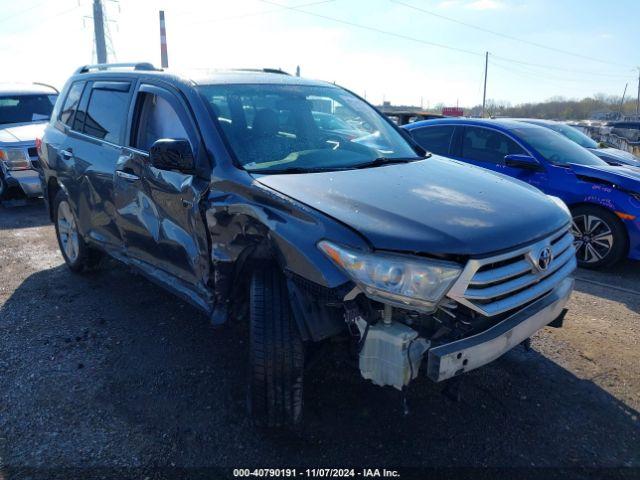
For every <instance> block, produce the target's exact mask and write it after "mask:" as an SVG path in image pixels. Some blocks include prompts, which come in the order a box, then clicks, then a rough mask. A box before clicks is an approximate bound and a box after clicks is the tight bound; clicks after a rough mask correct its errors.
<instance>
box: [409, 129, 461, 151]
mask: <svg viewBox="0 0 640 480" xmlns="http://www.w3.org/2000/svg"><path fill="white" fill-rule="evenodd" d="M455 129H456V127H455V126H453V125H442V126H438V127H436V126H434V127H424V128H414V129H413V130H411V135H412V136H413V138H415V140H416V142H418V145H420V146H421V147H422V148H424V149H425V150H426V151H428V152H432V153H435V154H437V155H448V154H449V147H450V145H451V138H452V137H453V132H454V131H455Z"/></svg>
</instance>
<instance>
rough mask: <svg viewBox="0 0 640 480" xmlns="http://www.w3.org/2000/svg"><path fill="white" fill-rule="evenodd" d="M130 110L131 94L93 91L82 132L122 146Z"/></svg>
mask: <svg viewBox="0 0 640 480" xmlns="http://www.w3.org/2000/svg"><path fill="white" fill-rule="evenodd" d="M128 109H129V92H122V91H116V90H102V89H96V88H94V89H93V90H92V91H91V98H89V105H88V107H87V113H86V115H85V119H84V127H83V129H82V131H83V132H84V133H86V134H87V135H90V136H92V137H95V138H99V139H102V140H106V141H108V142H111V143H115V144H118V145H121V144H122V140H123V138H122V137H123V133H124V127H125V124H126V120H127V111H128Z"/></svg>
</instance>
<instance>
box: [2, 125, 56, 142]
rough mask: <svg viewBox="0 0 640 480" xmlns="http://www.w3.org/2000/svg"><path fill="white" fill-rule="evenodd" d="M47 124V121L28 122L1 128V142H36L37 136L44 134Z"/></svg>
mask: <svg viewBox="0 0 640 480" xmlns="http://www.w3.org/2000/svg"><path fill="white" fill-rule="evenodd" d="M46 126H47V124H46V123H27V124H25V125H19V126H14V127H5V128H0V142H3V143H14V142H35V141H36V137H40V136H42V133H43V132H44V129H45V127H46ZM0 127H1V126H0Z"/></svg>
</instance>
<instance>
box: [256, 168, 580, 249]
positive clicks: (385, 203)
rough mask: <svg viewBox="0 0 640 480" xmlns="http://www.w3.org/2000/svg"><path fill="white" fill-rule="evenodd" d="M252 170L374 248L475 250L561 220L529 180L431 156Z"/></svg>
mask: <svg viewBox="0 0 640 480" xmlns="http://www.w3.org/2000/svg"><path fill="white" fill-rule="evenodd" d="M255 178H256V180H257V181H258V182H260V183H261V184H263V185H265V186H267V187H270V188H272V189H274V190H277V191H278V192H280V193H283V194H285V195H287V196H289V197H292V198H294V199H296V200H298V201H300V202H302V203H304V204H306V205H308V206H311V207H313V208H315V209H317V210H319V211H321V212H324V213H325V214H327V215H329V216H331V217H333V218H335V219H337V220H339V221H341V222H342V223H344V224H346V225H349V226H350V227H352V228H353V229H355V230H356V231H358V232H359V233H361V234H362V235H363V236H364V237H366V238H367V239H368V240H369V242H370V243H371V244H372V245H373V247H374V248H376V249H382V250H395V251H403V252H414V253H431V254H452V255H482V254H485V253H491V252H497V251H500V250H505V249H510V248H513V247H515V246H517V245H521V244H524V243H527V242H530V241H532V240H535V239H538V238H540V237H543V236H545V235H547V234H549V233H551V232H553V231H555V230H557V229H559V228H561V227H562V226H563V225H565V224H567V223H568V222H569V216H568V215H567V213H565V212H564V211H563V210H562V209H561V208H559V207H558V206H557V205H556V204H555V203H554V202H553V201H552V200H551V199H549V197H547V196H546V195H544V194H543V193H541V192H540V191H539V190H537V189H535V188H533V187H530V186H528V185H526V184H524V183H522V182H519V181H516V180H513V179H511V178H509V177H506V176H503V175H500V174H496V173H493V172H490V171H488V170H485V169H482V168H478V167H474V166H472V165H468V164H465V163H461V162H457V161H453V160H447V159H444V158H442V157H435V156H434V157H431V158H429V159H427V160H423V161H417V162H412V163H408V164H399V165H397V164H396V165H387V166H383V167H378V168H367V169H361V170H347V171H339V172H322V173H308V174H289V175H255Z"/></svg>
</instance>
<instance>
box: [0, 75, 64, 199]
mask: <svg viewBox="0 0 640 480" xmlns="http://www.w3.org/2000/svg"><path fill="white" fill-rule="evenodd" d="M57 97H58V90H56V89H55V88H54V87H51V86H48V85H43V84H26V85H14V84H12V85H7V84H0V201H2V200H3V199H4V198H6V197H7V196H8V194H9V192H10V191H11V190H15V191H18V192H22V193H23V194H24V195H26V196H27V197H38V196H40V195H42V187H41V186H40V178H39V174H38V171H37V169H38V166H39V165H38V152H37V149H36V138H39V137H40V136H41V135H42V132H43V131H44V127H45V125H46V124H47V122H48V121H49V118H50V117H51V110H52V109H53V105H54V104H55V102H56V98H57Z"/></svg>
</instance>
